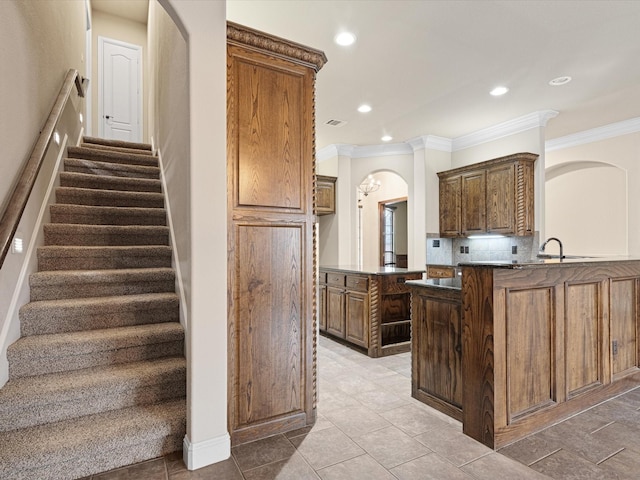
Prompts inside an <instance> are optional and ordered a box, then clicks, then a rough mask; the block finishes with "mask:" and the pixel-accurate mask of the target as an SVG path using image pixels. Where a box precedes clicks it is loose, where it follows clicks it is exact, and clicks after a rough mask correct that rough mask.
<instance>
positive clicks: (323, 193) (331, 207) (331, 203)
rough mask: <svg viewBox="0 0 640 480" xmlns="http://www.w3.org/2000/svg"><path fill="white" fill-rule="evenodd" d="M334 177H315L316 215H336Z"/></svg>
mask: <svg viewBox="0 0 640 480" xmlns="http://www.w3.org/2000/svg"><path fill="white" fill-rule="evenodd" d="M336 180H338V179H337V178H336V177H329V176H327V175H316V213H317V214H318V215H331V214H332V213H336Z"/></svg>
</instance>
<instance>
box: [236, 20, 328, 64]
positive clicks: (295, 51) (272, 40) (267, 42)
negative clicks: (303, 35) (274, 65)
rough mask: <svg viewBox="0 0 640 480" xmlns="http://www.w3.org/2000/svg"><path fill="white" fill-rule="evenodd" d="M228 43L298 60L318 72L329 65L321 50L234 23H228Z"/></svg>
mask: <svg viewBox="0 0 640 480" xmlns="http://www.w3.org/2000/svg"><path fill="white" fill-rule="evenodd" d="M227 42H228V43H230V44H237V45H241V46H243V47H245V48H246V47H253V48H256V49H258V50H262V51H267V52H270V53H272V54H274V55H277V56H282V57H286V58H287V59H288V60H290V61H291V60H298V61H299V62H300V63H302V64H304V65H305V66H307V67H311V68H313V69H314V70H315V71H316V72H318V71H319V70H320V69H321V68H322V67H323V66H324V64H325V63H327V57H326V55H325V54H324V52H322V51H321V50H316V49H315V48H311V47H307V46H305V45H301V44H299V43H295V42H292V41H290V40H286V39H284V38H280V37H276V36H275V35H270V34H268V33H264V32H261V31H259V30H254V29H253V28H249V27H245V26H244V25H239V24H237V23H233V22H227Z"/></svg>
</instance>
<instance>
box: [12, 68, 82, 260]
mask: <svg viewBox="0 0 640 480" xmlns="http://www.w3.org/2000/svg"><path fill="white" fill-rule="evenodd" d="M86 82H87V80H86V79H84V78H81V77H80V76H79V75H78V71H77V70H75V69H73V68H70V69H69V71H68V72H67V76H66V77H65V79H64V82H63V83H62V88H61V89H60V93H58V96H57V98H56V101H55V103H54V105H53V108H52V109H51V113H50V114H49V116H48V117H47V120H46V122H45V124H44V127H43V128H42V130H41V131H40V135H39V136H38V139H37V140H36V143H35V145H34V146H33V149H32V150H31V155H30V156H29V159H28V160H27V162H26V163H25V165H24V167H23V169H22V172H21V173H20V177H18V181H17V183H16V186H15V187H14V189H13V192H11V196H10V197H9V201H8V202H7V204H6V207H5V209H4V212H3V214H2V219H1V220H0V246H1V248H2V250H1V251H0V268H2V265H3V264H4V259H5V257H6V256H7V253H8V252H9V248H10V247H11V242H12V241H13V236H14V235H15V234H16V230H17V229H18V224H19V223H20V219H21V218H22V214H23V212H24V209H25V207H26V206H27V201H28V200H29V196H30V195H31V191H32V190H33V186H34V185H35V183H36V179H37V178H38V173H39V172H40V167H42V164H43V162H44V156H45V155H46V153H47V150H48V149H49V145H50V143H51V139H52V138H53V132H54V131H55V128H56V126H57V124H58V122H59V121H60V118H61V117H62V112H63V111H64V108H65V106H66V105H67V101H68V100H69V97H70V96H71V92H72V89H73V87H74V85H75V87H76V90H77V92H78V96H80V97H84V94H85V86H86V84H87V83H86Z"/></svg>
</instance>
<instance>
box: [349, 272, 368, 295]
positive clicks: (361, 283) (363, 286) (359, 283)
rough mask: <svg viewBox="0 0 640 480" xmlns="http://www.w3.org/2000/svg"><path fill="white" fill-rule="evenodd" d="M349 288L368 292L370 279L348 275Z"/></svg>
mask: <svg viewBox="0 0 640 480" xmlns="http://www.w3.org/2000/svg"><path fill="white" fill-rule="evenodd" d="M347 288H348V289H349V290H357V291H359V292H366V291H367V290H368V288H369V279H368V278H367V277H361V276H357V275H347Z"/></svg>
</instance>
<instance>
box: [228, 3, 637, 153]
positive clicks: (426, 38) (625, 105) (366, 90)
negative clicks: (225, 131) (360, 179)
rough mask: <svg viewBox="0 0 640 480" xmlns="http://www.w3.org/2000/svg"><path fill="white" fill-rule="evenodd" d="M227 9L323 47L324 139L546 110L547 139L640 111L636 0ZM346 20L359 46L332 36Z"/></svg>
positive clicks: (320, 113) (442, 129)
mask: <svg viewBox="0 0 640 480" xmlns="http://www.w3.org/2000/svg"><path fill="white" fill-rule="evenodd" d="M227 18H228V20H231V21H234V22H237V23H240V24H243V25H246V26H249V27H252V28H255V29H258V30H262V31H265V32H267V33H271V34H273V35H277V36H280V37H284V38H287V39H289V40H292V41H295V42H298V43H302V44H304V45H308V46H310V47H313V48H317V49H320V50H323V51H324V52H325V54H326V55H327V57H328V59H329V61H328V63H327V64H326V65H325V66H324V67H323V69H322V70H321V71H320V72H319V73H318V77H317V84H316V94H317V101H316V134H317V141H316V146H317V148H318V149H320V148H323V147H325V146H327V145H330V144H342V143H346V144H353V145H379V144H381V143H382V142H381V140H380V138H381V136H382V135H383V134H385V133H386V134H389V135H391V136H393V140H392V142H391V143H398V142H404V141H407V140H410V139H412V138H415V137H418V136H422V135H436V136H441V137H446V138H451V139H453V138H456V137H460V136H463V135H466V134H469V133H473V132H476V131H478V130H480V129H482V128H485V127H491V126H494V125H496V124H499V123H502V122H505V121H509V120H513V119H515V118H518V117H521V116H524V115H528V114H531V113H533V112H536V111H541V110H549V109H550V110H556V111H558V112H560V113H559V115H558V116H556V117H555V118H553V119H551V120H550V121H549V123H548V125H547V129H546V136H547V139H553V138H557V137H561V136H564V135H568V134H571V133H576V132H580V131H583V130H587V129H590V128H594V127H599V126H602V125H607V124H610V123H614V122H618V121H622V120H628V119H631V118H636V117H640V34H639V33H638V28H639V27H638V25H640V2H639V1H596V0H592V1H577V0H570V1H561V0H552V1H542V0H530V1H515V0H508V1H495V0H482V1H479V0H462V1H453V0H448V1H436V0H430V1H419V0H413V1H409V0H387V1H385V0H378V1H374V0H369V1H364V0H360V1H348V0H337V1H332V0H304V1H302V0H299V1H291V0H227ZM342 30H350V31H352V32H353V33H355V35H356V36H357V41H356V43H355V44H354V45H352V46H350V47H346V48H345V47H339V46H337V45H336V44H335V43H334V41H333V38H334V36H335V35H336V34H337V33H339V32H340V31H342ZM565 75H568V76H571V77H572V78H573V80H572V81H571V82H570V83H568V84H567V85H564V86H560V87H552V86H550V85H549V84H548V82H549V80H551V79H553V78H555V77H559V76H565ZM496 85H505V86H507V87H508V88H509V89H510V91H509V92H508V93H507V94H506V95H504V96H502V97H492V96H490V95H489V93H488V92H489V90H491V89H492V88H493V87H494V86H496ZM361 103H368V104H370V105H371V106H372V107H373V110H372V111H371V112H370V113H367V114H361V113H359V112H357V110H356V109H357V107H358V105H359V104H361ZM332 119H337V120H343V121H346V122H347V124H346V125H344V126H341V127H331V126H328V125H325V122H327V121H328V120H332Z"/></svg>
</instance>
